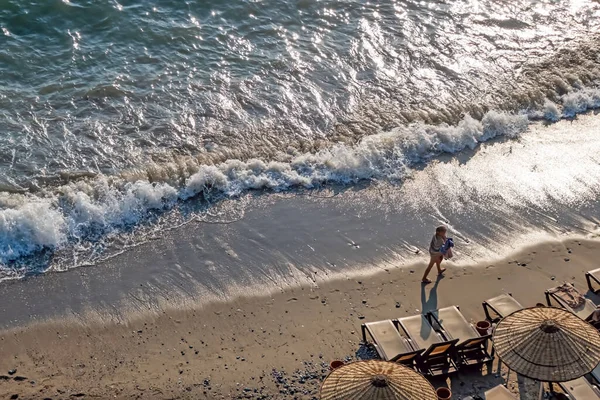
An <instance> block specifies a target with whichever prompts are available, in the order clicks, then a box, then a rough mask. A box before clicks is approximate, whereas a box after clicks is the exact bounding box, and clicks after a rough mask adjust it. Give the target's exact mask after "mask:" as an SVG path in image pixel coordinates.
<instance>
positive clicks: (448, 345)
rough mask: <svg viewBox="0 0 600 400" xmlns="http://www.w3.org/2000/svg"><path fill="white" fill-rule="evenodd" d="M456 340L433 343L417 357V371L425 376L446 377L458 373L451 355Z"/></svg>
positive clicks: (453, 351) (454, 349) (454, 348)
mask: <svg viewBox="0 0 600 400" xmlns="http://www.w3.org/2000/svg"><path fill="white" fill-rule="evenodd" d="M456 343H458V339H454V340H448V341H445V342H440V343H435V344H432V345H431V346H429V348H428V349H427V350H425V351H424V352H423V353H422V354H421V355H419V356H418V357H417V360H416V361H417V369H418V370H419V372H421V373H422V374H423V375H425V376H429V377H433V376H447V375H450V374H452V373H454V372H457V371H458V365H457V364H456V362H455V361H454V357H453V355H454V354H455V351H456Z"/></svg>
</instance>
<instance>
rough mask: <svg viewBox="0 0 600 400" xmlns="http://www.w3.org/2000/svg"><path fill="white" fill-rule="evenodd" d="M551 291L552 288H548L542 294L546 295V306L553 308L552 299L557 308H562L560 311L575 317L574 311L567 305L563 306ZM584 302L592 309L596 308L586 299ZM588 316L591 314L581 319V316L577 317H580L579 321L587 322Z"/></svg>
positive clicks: (560, 300)
mask: <svg viewBox="0 0 600 400" xmlns="http://www.w3.org/2000/svg"><path fill="white" fill-rule="evenodd" d="M552 289H553V288H550V289H548V290H546V291H545V292H544V294H545V295H546V304H548V306H549V307H553V305H552V299H554V302H555V303H556V304H558V306H559V307H560V308H562V309H565V310H567V311H569V312H571V313H573V314H575V315H577V312H575V310H573V309H572V308H571V307H569V305H568V304H565V303H564V302H563V301H562V299H561V298H560V297H558V296H557V295H556V294H555V293H552V292H551V290H552ZM582 296H583V294H582ZM584 297H585V296H584ZM585 301H586V303H590V304H592V305H593V306H594V309H595V308H596V305H595V304H594V303H593V302H592V301H591V300H590V299H588V298H585ZM590 316H591V313H590V315H585V316H584V317H581V316H579V315H578V317H580V318H581V319H583V320H586V321H587V319H588V318H589V317H590Z"/></svg>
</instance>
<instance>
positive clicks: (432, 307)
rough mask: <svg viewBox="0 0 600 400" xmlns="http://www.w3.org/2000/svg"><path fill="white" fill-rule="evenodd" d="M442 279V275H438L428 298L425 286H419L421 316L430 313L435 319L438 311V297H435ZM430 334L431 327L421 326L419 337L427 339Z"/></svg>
mask: <svg viewBox="0 0 600 400" xmlns="http://www.w3.org/2000/svg"><path fill="white" fill-rule="evenodd" d="M442 279H444V276H443V275H438V277H437V279H436V280H435V283H434V284H433V286H432V287H431V290H430V291H429V298H427V295H426V293H425V287H426V285H421V312H422V314H423V315H425V314H427V313H428V312H431V313H432V314H434V315H435V317H436V318H437V309H438V297H437V287H438V285H439V284H440V281H441V280H442ZM430 334H431V326H430V325H426V324H421V337H422V338H427V337H429V335H430Z"/></svg>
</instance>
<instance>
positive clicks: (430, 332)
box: [398, 315, 442, 350]
mask: <svg viewBox="0 0 600 400" xmlns="http://www.w3.org/2000/svg"><path fill="white" fill-rule="evenodd" d="M398 323H399V324H400V326H401V327H402V329H404V331H405V332H406V334H407V335H408V337H409V338H410V340H411V341H412V342H413V347H415V348H416V349H419V350H425V349H428V348H429V347H430V346H431V345H432V344H437V343H440V342H442V338H441V337H440V336H439V335H438V334H437V332H436V331H435V330H434V329H433V327H432V326H431V324H430V323H429V321H428V320H427V318H426V317H425V316H424V315H415V316H412V317H404V318H400V319H398Z"/></svg>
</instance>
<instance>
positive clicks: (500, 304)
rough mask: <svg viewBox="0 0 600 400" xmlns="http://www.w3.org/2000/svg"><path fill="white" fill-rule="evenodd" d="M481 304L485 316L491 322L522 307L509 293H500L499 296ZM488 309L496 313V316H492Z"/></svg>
mask: <svg viewBox="0 0 600 400" xmlns="http://www.w3.org/2000/svg"><path fill="white" fill-rule="evenodd" d="M482 305H483V312H484V313H485V317H486V318H487V319H488V320H489V321H491V322H498V321H500V320H501V319H502V318H504V317H506V316H507V315H509V314H512V313H513V312H515V311H519V310H521V309H522V308H523V306H522V305H521V304H520V303H519V302H518V301H517V300H515V298H514V297H512V295H511V294H501V295H500V296H496V297H494V298H491V299H489V300H486V301H484V302H483V304H482ZM490 311H492V312H493V313H494V314H496V317H494V318H492V316H491V315H490Z"/></svg>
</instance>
